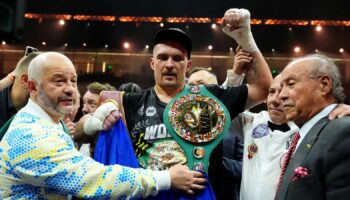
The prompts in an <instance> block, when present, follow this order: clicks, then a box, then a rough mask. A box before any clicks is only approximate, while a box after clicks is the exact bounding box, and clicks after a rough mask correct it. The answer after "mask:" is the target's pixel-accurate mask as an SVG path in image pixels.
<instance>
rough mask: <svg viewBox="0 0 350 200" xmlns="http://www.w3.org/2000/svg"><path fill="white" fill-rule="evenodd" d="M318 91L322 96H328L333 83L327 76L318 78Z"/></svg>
mask: <svg viewBox="0 0 350 200" xmlns="http://www.w3.org/2000/svg"><path fill="white" fill-rule="evenodd" d="M319 84H320V89H321V93H322V94H323V95H328V94H329V93H331V91H332V85H333V81H332V79H331V77H329V76H328V75H324V76H322V77H321V78H320V83H319Z"/></svg>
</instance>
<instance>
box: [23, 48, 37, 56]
mask: <svg viewBox="0 0 350 200" xmlns="http://www.w3.org/2000/svg"><path fill="white" fill-rule="evenodd" d="M33 52H38V49H37V48H34V47H31V46H26V51H25V52H24V55H25V56H28V55H30V54H31V53H33Z"/></svg>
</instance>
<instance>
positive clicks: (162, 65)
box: [150, 41, 191, 90]
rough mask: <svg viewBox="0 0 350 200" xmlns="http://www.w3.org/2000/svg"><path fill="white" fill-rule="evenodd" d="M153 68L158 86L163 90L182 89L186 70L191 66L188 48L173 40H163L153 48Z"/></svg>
mask: <svg viewBox="0 0 350 200" xmlns="http://www.w3.org/2000/svg"><path fill="white" fill-rule="evenodd" d="M150 64H151V68H152V70H153V71H154V78H155V82H156V87H160V88H162V89H163V90H177V89H182V88H183V87H184V85H185V76H186V72H187V71H188V70H189V68H190V67H191V61H190V60H188V58H187V52H186V49H185V48H184V47H183V46H182V45H180V44H178V43H176V42H173V41H163V42H162V43H159V44H157V45H156V46H155V47H154V49H153V57H152V58H151V63H150Z"/></svg>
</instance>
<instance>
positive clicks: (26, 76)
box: [21, 73, 28, 89]
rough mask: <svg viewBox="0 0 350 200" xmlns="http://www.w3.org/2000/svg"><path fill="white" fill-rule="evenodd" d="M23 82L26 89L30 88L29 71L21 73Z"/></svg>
mask: <svg viewBox="0 0 350 200" xmlns="http://www.w3.org/2000/svg"><path fill="white" fill-rule="evenodd" d="M21 84H22V86H23V87H24V88H25V89H28V74H27V73H23V74H21Z"/></svg>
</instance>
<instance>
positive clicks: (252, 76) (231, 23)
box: [222, 9, 272, 109]
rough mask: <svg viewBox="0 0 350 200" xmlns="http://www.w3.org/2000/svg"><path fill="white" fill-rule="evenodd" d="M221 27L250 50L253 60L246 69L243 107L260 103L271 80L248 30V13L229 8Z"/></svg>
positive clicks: (265, 64) (267, 68)
mask: <svg viewBox="0 0 350 200" xmlns="http://www.w3.org/2000/svg"><path fill="white" fill-rule="evenodd" d="M222 29H223V31H224V32H225V33H226V34H227V35H228V36H230V37H232V38H234V39H235V40H236V42H237V43H238V44H239V45H240V46H241V47H242V49H243V50H245V51H247V52H250V53H251V56H252V57H253V62H252V65H251V67H250V68H249V70H248V71H246V73H245V74H246V77H247V87H248V99H247V102H246V105H245V109H247V108H250V107H252V106H254V105H256V104H258V103H261V102H262V101H263V100H264V99H266V96H267V94H268V87H269V86H270V84H271V82H272V75H271V73H270V69H269V67H268V65H267V63H266V61H265V59H264V57H263V56H262V54H261V52H260V51H259V49H258V47H257V45H256V43H255V41H254V38H253V35H252V33H251V31H250V13H249V11H248V10H245V9H229V10H227V11H226V13H225V15H224V17H223V18H222Z"/></svg>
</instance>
